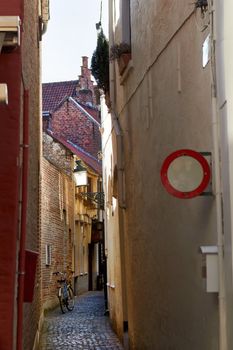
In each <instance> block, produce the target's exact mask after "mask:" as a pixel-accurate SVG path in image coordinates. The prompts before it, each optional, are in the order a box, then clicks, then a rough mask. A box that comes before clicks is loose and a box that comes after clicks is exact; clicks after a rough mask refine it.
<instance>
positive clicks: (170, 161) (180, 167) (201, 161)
mask: <svg viewBox="0 0 233 350" xmlns="http://www.w3.org/2000/svg"><path fill="white" fill-rule="evenodd" d="M160 175H161V180H162V184H163V186H164V187H165V188H166V190H167V191H168V193H170V194H171V195H173V196H175V197H178V198H183V199H188V198H193V197H196V196H198V195H200V194H201V193H202V192H203V191H204V190H205V188H206V187H207V185H208V183H209V181H210V167H209V164H208V162H207V160H206V159H205V158H204V157H203V156H202V155H201V154H200V153H198V152H196V151H193V150H190V149H181V150H178V151H175V152H173V153H171V154H170V155H169V156H168V157H167V158H166V159H165V161H164V162H163V165H162V168H161V174H160Z"/></svg>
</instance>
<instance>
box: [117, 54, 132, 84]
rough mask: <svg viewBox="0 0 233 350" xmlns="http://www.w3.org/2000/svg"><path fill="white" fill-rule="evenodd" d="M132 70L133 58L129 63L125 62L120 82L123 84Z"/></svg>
mask: <svg viewBox="0 0 233 350" xmlns="http://www.w3.org/2000/svg"><path fill="white" fill-rule="evenodd" d="M132 70H133V60H132V59H131V60H130V61H129V63H128V64H127V67H126V68H125V70H124V72H123V74H122V75H121V78H120V84H121V85H124V83H125V81H126V79H127V78H128V76H129V74H130V72H131V71H132Z"/></svg>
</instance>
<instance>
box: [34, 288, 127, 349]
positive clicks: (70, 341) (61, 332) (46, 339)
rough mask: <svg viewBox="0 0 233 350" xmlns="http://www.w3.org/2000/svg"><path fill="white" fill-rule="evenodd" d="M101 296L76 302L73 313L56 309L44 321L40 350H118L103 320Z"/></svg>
mask: <svg viewBox="0 0 233 350" xmlns="http://www.w3.org/2000/svg"><path fill="white" fill-rule="evenodd" d="M104 311H105V310H104V297H103V293H102V292H88V293H86V294H83V295H81V296H79V297H78V298H77V299H76V302H75V307H74V310H73V311H71V312H68V311H67V312H66V313H65V314H62V313H61V311H60V309H59V308H57V309H55V310H53V311H51V312H49V313H48V314H47V315H46V317H45V322H44V325H43V330H42V337H41V343H40V350H67V349H68V350H70V349H76V350H81V349H82V350H106V349H108V350H113V349H114V350H121V349H123V348H122V346H121V344H120V342H119V340H118V338H117V336H116V335H115V333H114V332H113V331H112V329H111V326H110V323H109V318H108V317H107V316H104Z"/></svg>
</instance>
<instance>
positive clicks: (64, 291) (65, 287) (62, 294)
mask: <svg viewBox="0 0 233 350" xmlns="http://www.w3.org/2000/svg"><path fill="white" fill-rule="evenodd" d="M53 275H60V276H61V278H60V279H59V280H57V282H58V283H59V284H60V286H59V287H58V294H57V296H58V299H59V304H60V308H61V312H62V313H63V314H64V313H65V312H66V309H67V310H68V311H72V310H73V308H74V292H73V289H72V287H71V285H70V283H69V281H68V280H67V278H66V273H65V272H59V271H57V272H54V273H53ZM65 308H66V309H65Z"/></svg>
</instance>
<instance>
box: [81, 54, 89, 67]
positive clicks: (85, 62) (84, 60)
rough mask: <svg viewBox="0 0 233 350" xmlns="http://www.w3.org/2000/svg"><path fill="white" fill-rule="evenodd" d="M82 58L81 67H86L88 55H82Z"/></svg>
mask: <svg viewBox="0 0 233 350" xmlns="http://www.w3.org/2000/svg"><path fill="white" fill-rule="evenodd" d="M82 59H83V67H84V68H88V57H87V56H82Z"/></svg>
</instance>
